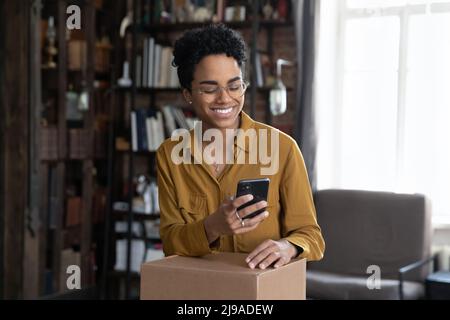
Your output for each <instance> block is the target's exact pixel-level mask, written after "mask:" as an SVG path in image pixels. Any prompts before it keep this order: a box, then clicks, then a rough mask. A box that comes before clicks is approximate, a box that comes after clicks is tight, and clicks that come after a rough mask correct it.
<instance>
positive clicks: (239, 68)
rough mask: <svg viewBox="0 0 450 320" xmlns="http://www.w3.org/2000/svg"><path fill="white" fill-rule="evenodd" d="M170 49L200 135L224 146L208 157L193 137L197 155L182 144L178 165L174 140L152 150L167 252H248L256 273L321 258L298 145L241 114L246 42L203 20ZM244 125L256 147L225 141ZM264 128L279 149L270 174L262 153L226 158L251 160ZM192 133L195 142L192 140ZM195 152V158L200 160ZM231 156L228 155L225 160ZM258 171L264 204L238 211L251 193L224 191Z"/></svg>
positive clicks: (321, 246) (203, 143) (321, 244)
mask: <svg viewBox="0 0 450 320" xmlns="http://www.w3.org/2000/svg"><path fill="white" fill-rule="evenodd" d="M173 54H174V60H173V65H174V66H175V67H177V68H178V69H177V72H178V78H179V81H180V84H181V87H182V90H183V95H184V97H185V99H186V101H187V102H188V103H189V104H190V105H192V106H193V109H194V110H195V112H196V114H197V116H198V117H199V119H200V120H201V123H200V125H201V132H200V133H204V134H205V135H204V136H203V138H204V137H205V136H208V135H207V134H206V133H207V132H208V131H211V130H215V132H219V136H217V135H216V136H215V139H214V140H217V139H218V140H220V139H222V140H221V141H225V142H224V143H222V144H217V145H219V146H223V150H220V148H215V149H214V151H212V152H209V153H208V154H210V155H211V159H212V161H206V160H205V159H204V158H202V157H201V155H202V154H203V153H202V152H205V151H207V148H208V144H209V143H210V141H205V140H208V139H202V141H200V142H199V144H198V145H199V146H200V149H201V150H200V151H201V152H198V151H199V150H197V148H196V150H197V153H195V151H194V152H192V150H191V146H189V145H188V147H187V148H185V149H183V150H182V152H181V153H182V155H180V156H182V157H183V159H184V160H186V159H188V160H193V161H184V162H181V163H180V161H179V159H174V157H175V158H176V157H177V156H178V155H179V150H180V149H179V140H178V139H172V140H171V139H168V140H166V141H165V142H164V143H163V144H162V145H161V147H160V148H159V149H158V152H157V166H158V187H159V202H160V211H161V224H160V233H161V239H162V242H163V248H164V253H165V254H166V255H172V254H177V255H187V256H201V255H205V254H208V253H211V252H213V251H229V252H245V253H249V255H248V256H247V258H246V262H247V264H248V266H249V267H250V268H256V267H259V268H261V269H264V268H267V267H268V266H270V265H273V266H274V267H279V266H282V265H284V264H286V263H288V262H289V261H290V260H291V259H292V258H294V257H297V256H299V257H304V258H307V259H308V260H319V259H321V258H322V256H323V252H324V246H325V245H324V240H323V238H322V235H321V231H320V227H319V226H318V224H317V221H316V215H315V208H314V204H313V200H312V195H311V190H310V187H309V183H308V177H307V173H306V170H305V165H304V161H303V158H302V155H301V153H300V150H299V148H298V146H297V144H296V142H295V141H294V140H293V139H292V138H291V137H289V136H288V135H286V134H283V133H281V132H280V131H278V130H277V129H274V128H272V127H270V126H267V125H265V124H262V123H259V122H256V121H254V120H252V119H251V118H250V117H249V116H248V115H247V114H246V113H244V112H243V111H242V108H243V105H244V93H245V90H246V87H247V85H246V83H245V82H244V75H243V73H242V72H243V69H244V62H245V43H244V41H243V39H242V38H241V37H240V35H239V34H238V33H237V32H235V31H233V30H231V29H229V28H227V27H226V26H224V25H210V26H208V27H204V28H202V29H195V30H191V31H188V32H186V33H185V34H184V35H183V36H182V37H181V38H180V39H179V40H177V41H176V43H175V48H174V53H173ZM196 128H198V126H197V127H196ZM238 129H239V130H238ZM250 130H253V131H254V132H256V133H257V134H256V136H253V137H254V138H255V139H256V140H257V141H256V143H255V141H253V142H252V141H250V140H251V139H250V140H244V143H241V144H237V143H236V141H237V139H236V137H237V136H238V134H236V135H235V136H234V137H235V138H234V139H227V132H228V133H229V131H232V132H243V133H244V134H245V133H246V132H247V131H250ZM261 132H271V133H270V134H269V136H270V138H269V145H271V146H270V147H271V148H272V149H273V147H274V146H275V147H276V150H275V151H273V152H271V156H272V157H274V156H275V155H276V157H277V166H276V169H277V170H275V171H274V172H269V173H267V172H266V173H265V174H262V173H263V172H264V171H263V170H262V167H263V163H262V162H261V161H260V159H258V161H257V163H254V162H253V163H252V162H251V161H247V162H246V163H236V162H235V161H234V162H233V161H229V160H230V159H231V160H236V159H238V158H239V157H241V156H244V157H245V156H248V157H249V159H250V158H251V157H252V155H251V153H252V152H254V148H253V146H255V145H259V146H262V145H263V144H262V141H261V139H262V138H261V137H263V138H264V135H259V133H261ZM193 136H194V135H192V137H193ZM200 136H201V135H200ZM209 136H211V135H209ZM249 136H251V135H249ZM192 137H191V141H192V142H193V144H194V145H195V142H196V141H197V140H195V139H194V138H192ZM273 137H278V140H274V139H272V138H273ZM194 140H195V141H194ZM209 140H211V139H209ZM218 140H217V141H218ZM217 141H214V142H217ZM239 141H242V140H239ZM274 141H275V142H274ZM266 142H267V141H266ZM272 149H271V150H272ZM208 151H211V150H208ZM196 154H197V155H199V154H200V158H199V157H196ZM230 154H231V157H227V158H225V155H227V156H229V155H230ZM211 159H209V160H211ZM241 159H242V158H241ZM264 177H268V178H270V186H269V194H268V199H267V202H266V201H260V202H258V203H255V204H253V205H251V206H248V207H247V208H245V209H241V210H238V208H239V207H240V206H241V205H243V204H245V203H246V202H248V201H250V200H251V199H252V196H249V195H246V196H241V197H237V198H233V197H230V196H232V195H234V194H235V192H236V187H237V184H238V182H239V181H240V180H241V179H256V178H264ZM264 208H266V210H265V211H263V212H262V213H260V214H258V215H257V216H256V217H253V218H249V219H243V217H244V216H246V215H248V214H250V213H251V212H254V211H256V210H258V209H264Z"/></svg>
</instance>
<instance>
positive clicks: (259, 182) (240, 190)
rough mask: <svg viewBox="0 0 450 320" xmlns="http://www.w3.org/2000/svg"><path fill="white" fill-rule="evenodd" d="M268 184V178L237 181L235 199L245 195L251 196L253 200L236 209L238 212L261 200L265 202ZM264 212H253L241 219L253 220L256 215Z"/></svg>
mask: <svg viewBox="0 0 450 320" xmlns="http://www.w3.org/2000/svg"><path fill="white" fill-rule="evenodd" d="M269 182H270V179H269V178H261V179H245V180H241V181H239V183H238V186H237V191H236V198H237V197H240V196H243V195H246V194H252V195H253V200H251V201H249V202H247V203H245V204H243V205H242V206H240V207H239V208H238V210H241V209H243V208H245V207H248V206H250V205H252V204H254V203H257V202H259V201H262V200H265V201H267V194H268V193H269ZM265 210H266V208H262V209H259V210H257V211H255V212H252V213H250V214H248V215H246V216H245V217H243V218H242V219H249V218H253V217H255V216H257V215H258V214H260V213H261V212H264V211H265Z"/></svg>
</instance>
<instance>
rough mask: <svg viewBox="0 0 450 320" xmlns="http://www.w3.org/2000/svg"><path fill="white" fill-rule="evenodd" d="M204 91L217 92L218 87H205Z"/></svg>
mask: <svg viewBox="0 0 450 320" xmlns="http://www.w3.org/2000/svg"><path fill="white" fill-rule="evenodd" d="M202 91H203V92H204V93H215V92H217V88H216V87H213V88H203V89H202Z"/></svg>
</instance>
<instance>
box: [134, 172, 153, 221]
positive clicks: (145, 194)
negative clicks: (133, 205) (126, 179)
mask: <svg viewBox="0 0 450 320" xmlns="http://www.w3.org/2000/svg"><path fill="white" fill-rule="evenodd" d="M136 192H137V194H138V195H140V196H141V197H142V199H144V213H151V212H152V211H153V210H152V196H151V190H150V180H149V179H148V177H147V176H145V175H143V174H141V175H140V176H138V178H137V185H136Z"/></svg>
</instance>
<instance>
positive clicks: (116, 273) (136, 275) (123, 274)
mask: <svg viewBox="0 0 450 320" xmlns="http://www.w3.org/2000/svg"><path fill="white" fill-rule="evenodd" d="M130 275H131V277H132V278H136V279H139V278H140V277H141V275H140V274H139V273H138V272H134V271H130ZM108 276H110V277H118V278H122V277H126V276H127V272H126V271H116V270H113V271H110V272H109V273H108Z"/></svg>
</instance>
